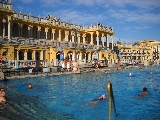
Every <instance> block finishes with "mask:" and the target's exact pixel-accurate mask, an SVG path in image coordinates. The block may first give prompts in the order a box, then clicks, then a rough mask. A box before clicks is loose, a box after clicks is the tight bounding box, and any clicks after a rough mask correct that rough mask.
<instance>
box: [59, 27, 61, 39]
mask: <svg viewBox="0 0 160 120" xmlns="http://www.w3.org/2000/svg"><path fill="white" fill-rule="evenodd" d="M59 41H61V30H59Z"/></svg>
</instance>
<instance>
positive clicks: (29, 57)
mask: <svg viewBox="0 0 160 120" xmlns="http://www.w3.org/2000/svg"><path fill="white" fill-rule="evenodd" d="M27 60H32V52H30V51H29V52H27Z"/></svg>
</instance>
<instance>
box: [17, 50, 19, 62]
mask: <svg viewBox="0 0 160 120" xmlns="http://www.w3.org/2000/svg"><path fill="white" fill-rule="evenodd" d="M17 60H19V50H17Z"/></svg>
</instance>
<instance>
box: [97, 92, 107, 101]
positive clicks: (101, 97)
mask: <svg viewBox="0 0 160 120" xmlns="http://www.w3.org/2000/svg"><path fill="white" fill-rule="evenodd" d="M105 98H107V95H106V94H105V93H103V94H102V95H101V96H99V97H98V99H99V100H102V99H105Z"/></svg>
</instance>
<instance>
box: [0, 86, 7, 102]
mask: <svg viewBox="0 0 160 120" xmlns="http://www.w3.org/2000/svg"><path fill="white" fill-rule="evenodd" d="M5 96H6V93H5V90H4V88H1V89H0V104H3V103H6V98H5Z"/></svg>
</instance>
